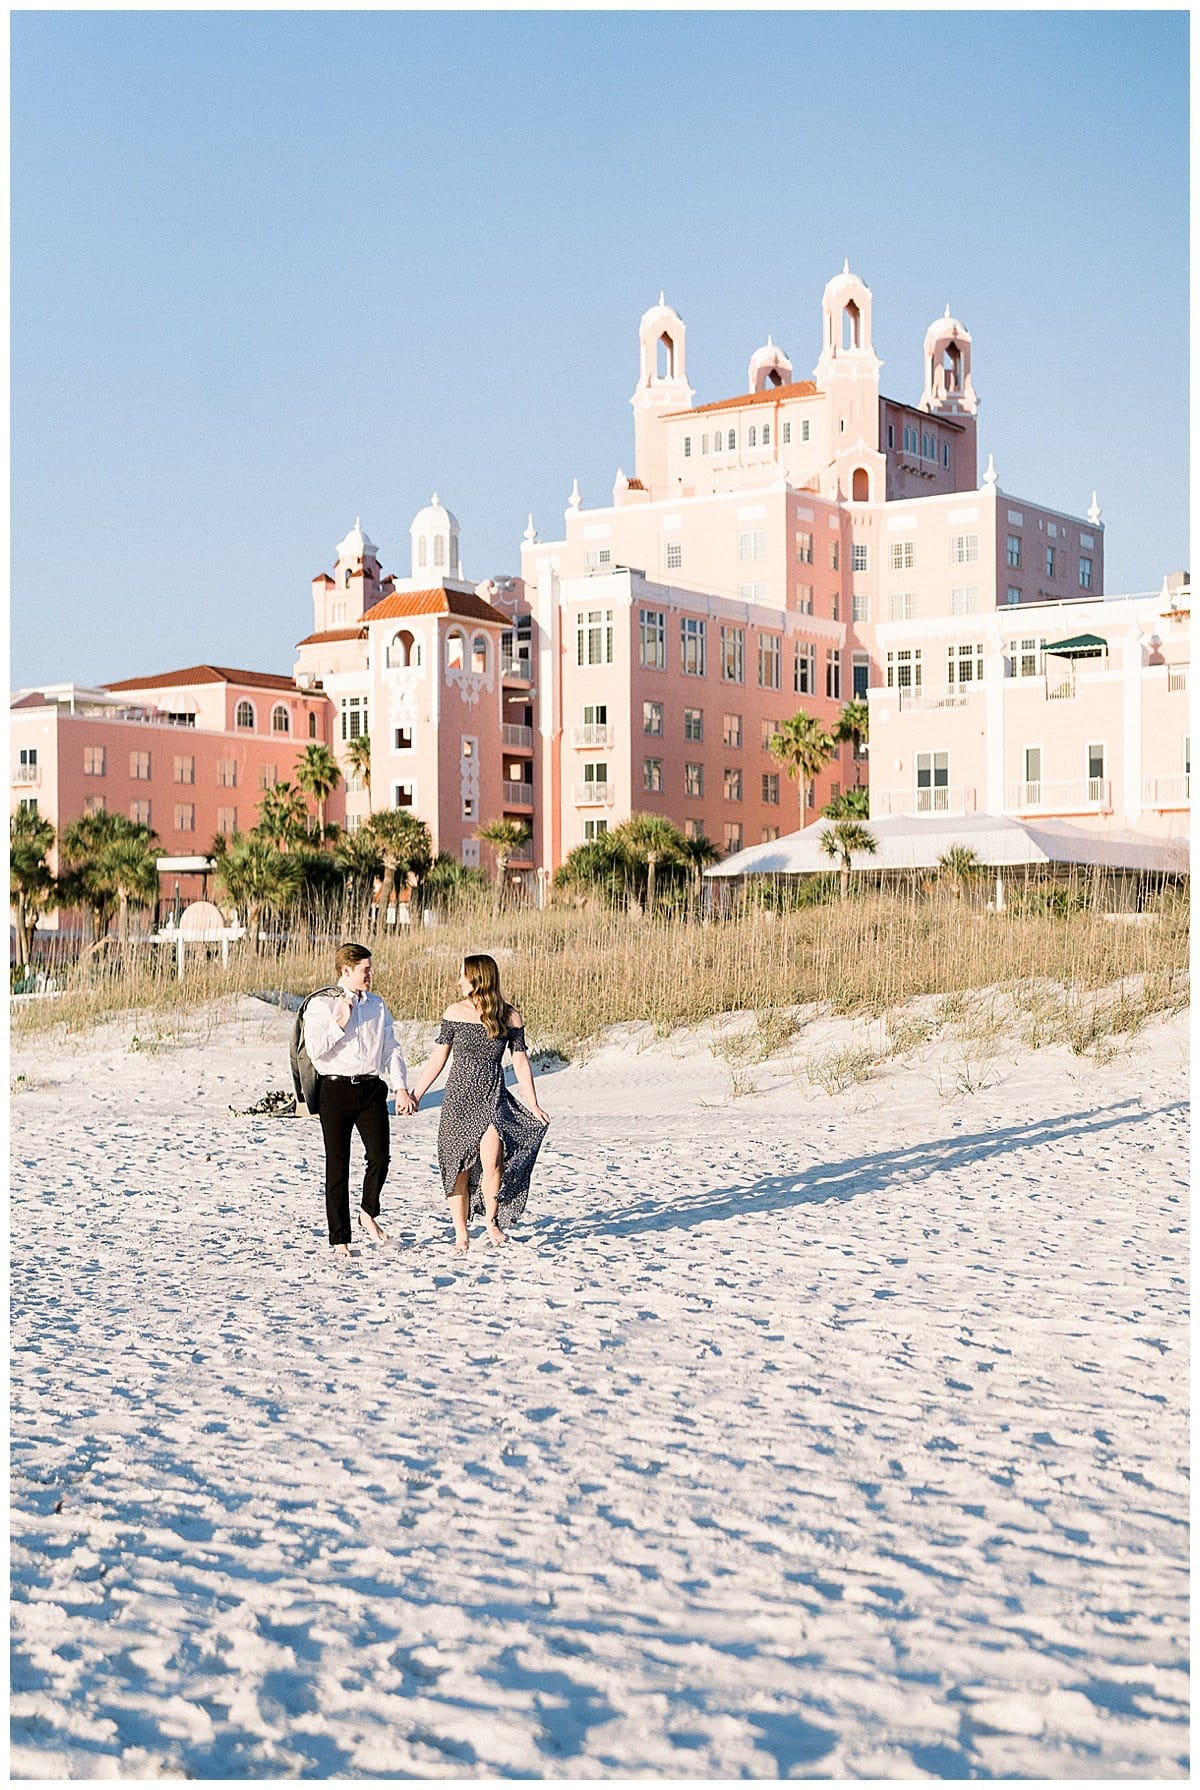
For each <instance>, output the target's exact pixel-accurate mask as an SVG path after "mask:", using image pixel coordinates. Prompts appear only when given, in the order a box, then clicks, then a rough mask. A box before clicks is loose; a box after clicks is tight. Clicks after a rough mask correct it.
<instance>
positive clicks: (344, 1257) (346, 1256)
mask: <svg viewBox="0 0 1200 1790" xmlns="http://www.w3.org/2000/svg"><path fill="white" fill-rule="evenodd" d="M332 1254H333V1261H334V1266H335V1267H337V1268H345V1267H346V1266H348V1264H349V1263H350V1262H352V1261H353V1259H354V1258H353V1256H352V1255H351V1254H350V1245H349V1244H348V1243H335V1244H334V1246H333V1251H332Z"/></svg>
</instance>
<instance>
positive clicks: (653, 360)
mask: <svg viewBox="0 0 1200 1790" xmlns="http://www.w3.org/2000/svg"><path fill="white" fill-rule="evenodd" d="M638 347H639V352H640V360H641V366H640V371H639V375H638V382H637V390H636V391H635V392H634V394H633V396H632V398H631V399H630V400H629V402H630V404H631V405H632V406H633V456H634V473H635V476H636V477H637V478H639V479H641V481H642V483H643V484H644V485H645V487H646V489H647V490H648V491H661V490H662V488H663V486H664V484H665V483H666V475H667V443H666V439H665V437H664V434H663V428H662V421H661V419H662V417H663V416H664V415H665V414H666V413H667V412H668V411H671V410H690V409H691V405H692V397H693V392H692V388H691V386H690V385H689V384H688V382H687V328H686V326H685V324H684V321H683V318H682V317H681V316H680V315H679V312H678V311H677V310H676V309H675V308H674V306H673V305H669V304H667V302H666V300H665V298H664V296H663V294H662V293H661V292H660V293H659V295H658V303H657V304H656V305H652V306H651V308H650V309H649V310H648V311H647V312H646V313H645V315H644V316H643V318H642V320H641V323H640V324H639V325H638Z"/></svg>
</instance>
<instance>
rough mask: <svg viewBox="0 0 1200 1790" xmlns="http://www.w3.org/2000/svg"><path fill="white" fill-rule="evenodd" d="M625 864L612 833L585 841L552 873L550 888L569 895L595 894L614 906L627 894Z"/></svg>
mask: <svg viewBox="0 0 1200 1790" xmlns="http://www.w3.org/2000/svg"><path fill="white" fill-rule="evenodd" d="M628 873H629V860H628V859H627V858H626V856H625V853H624V852H623V851H622V850H621V847H620V844H619V842H618V840H617V837H616V834H615V833H601V834H600V837H599V838H598V839H585V840H584V842H583V844H582V845H577V846H576V847H575V849H574V850H573V851H569V852H568V853H567V855H566V857H565V858H564V859H563V861H562V863H561V864H560V865H559V867H558V869H557V870H556V871H555V873H554V887H555V888H556V889H561V890H564V891H566V890H570V891H573V892H584V893H591V892H594V891H598V892H600V893H601V894H603V895H604V896H605V898H606V899H607V900H608V901H609V902H610V903H613V904H615V903H616V902H618V901H620V900H621V899H622V898H623V897H624V896H625V894H626V893H627V892H628Z"/></svg>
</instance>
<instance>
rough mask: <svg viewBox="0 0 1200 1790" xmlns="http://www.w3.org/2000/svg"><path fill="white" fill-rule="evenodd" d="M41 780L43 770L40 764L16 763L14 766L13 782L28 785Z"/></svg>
mask: <svg viewBox="0 0 1200 1790" xmlns="http://www.w3.org/2000/svg"><path fill="white" fill-rule="evenodd" d="M41 780H42V771H41V766H40V765H36V764H15V765H14V766H13V768H12V779H11V781H12V782H13V783H19V784H22V785H28V784H31V783H40V782H41Z"/></svg>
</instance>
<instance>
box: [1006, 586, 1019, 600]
mask: <svg viewBox="0 0 1200 1790" xmlns="http://www.w3.org/2000/svg"><path fill="white" fill-rule="evenodd" d="M1005 597H1006V600H1007V601H1008V602H1009V603H1019V602H1020V601H1021V587H1020V585H1019V584H1010V585H1009V587H1008V590H1007V591H1006V593H1005Z"/></svg>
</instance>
